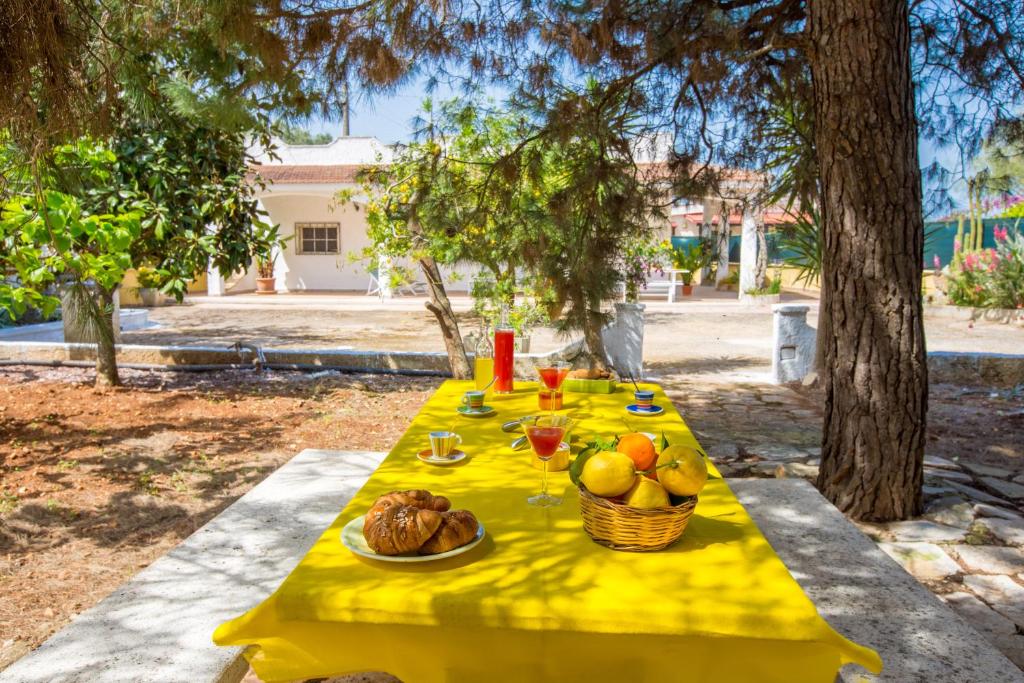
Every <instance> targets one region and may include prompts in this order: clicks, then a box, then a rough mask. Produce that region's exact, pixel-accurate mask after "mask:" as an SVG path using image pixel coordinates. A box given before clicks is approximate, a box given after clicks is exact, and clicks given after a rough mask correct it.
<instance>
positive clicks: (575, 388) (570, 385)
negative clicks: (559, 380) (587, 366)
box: [562, 377, 618, 394]
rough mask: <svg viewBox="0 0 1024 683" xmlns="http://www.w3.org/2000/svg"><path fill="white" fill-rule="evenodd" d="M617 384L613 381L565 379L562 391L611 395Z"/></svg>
mask: <svg viewBox="0 0 1024 683" xmlns="http://www.w3.org/2000/svg"><path fill="white" fill-rule="evenodd" d="M617 386H618V382H616V381H615V380H613V379H579V378H576V377H569V378H566V380H565V382H564V383H563V384H562V390H563V391H568V392H570V393H573V394H613V393H615V387H617Z"/></svg>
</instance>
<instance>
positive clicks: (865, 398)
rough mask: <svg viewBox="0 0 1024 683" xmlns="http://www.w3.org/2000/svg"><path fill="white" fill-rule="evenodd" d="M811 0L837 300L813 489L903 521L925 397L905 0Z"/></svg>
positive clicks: (855, 512) (831, 298) (820, 149)
mask: <svg viewBox="0 0 1024 683" xmlns="http://www.w3.org/2000/svg"><path fill="white" fill-rule="evenodd" d="M808 6H809V22H808V32H809V37H810V40H811V45H810V50H809V57H810V62H811V74H812V78H813V82H814V117H815V124H816V125H815V128H816V143H817V154H818V164H819V168H820V172H821V181H822V190H823V193H822V209H823V239H824V243H823V274H822V278H823V280H824V283H825V287H826V292H827V297H828V302H829V304H830V306H829V310H830V311H831V316H830V319H829V323H830V327H831V330H830V333H829V334H828V337H827V338H826V339H825V340H824V341H825V344H826V347H825V363H824V389H825V424H824V436H823V441H822V462H821V471H820V474H819V476H818V488H819V489H821V491H822V493H823V494H824V495H825V496H826V497H827V498H828V499H829V500H831V501H832V502H833V503H835V505H836V506H837V507H839V509H840V510H842V511H843V512H845V513H847V514H848V515H850V516H851V517H854V518H855V519H861V520H892V519H904V518H906V517H909V516H911V515H915V514H918V513H919V512H920V511H921V502H922V501H921V483H922V476H923V471H922V461H923V456H924V441H925V417H926V413H927V397H928V393H927V391H928V384H927V380H928V378H927V367H926V364H925V341H924V327H923V322H922V307H921V276H922V271H923V266H922V258H923V247H924V223H923V219H922V211H921V201H922V199H921V174H920V169H919V166H918V153H917V127H916V119H915V115H914V92H913V83H912V81H911V70H910V25H909V21H908V8H907V3H906V1H905V0H899V1H898V0H815V2H812V3H809V5H808Z"/></svg>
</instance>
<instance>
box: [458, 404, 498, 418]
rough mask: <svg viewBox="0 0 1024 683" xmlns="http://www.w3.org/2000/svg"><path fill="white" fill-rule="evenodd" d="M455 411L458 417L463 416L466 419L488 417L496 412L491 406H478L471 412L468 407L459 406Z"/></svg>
mask: <svg viewBox="0 0 1024 683" xmlns="http://www.w3.org/2000/svg"><path fill="white" fill-rule="evenodd" d="M456 410H458V411H459V414H460V415H465V416H466V417H490V416H491V415H494V413H495V412H497V411H495V410H494V408H492V407H491V406H480V407H479V408H477V409H476V410H473V409H472V408H470V407H469V406H459V407H458V408H456Z"/></svg>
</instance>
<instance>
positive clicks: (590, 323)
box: [583, 310, 611, 370]
mask: <svg viewBox="0 0 1024 683" xmlns="http://www.w3.org/2000/svg"><path fill="white" fill-rule="evenodd" d="M602 329H604V317H603V316H602V315H601V314H600V313H596V312H594V311H590V310H588V311H587V316H586V319H585V320H584V322H583V341H584V343H585V344H586V345H587V351H589V352H590V367H591V369H594V370H611V368H610V367H609V366H608V360H607V358H608V355H607V353H606V352H605V349H604V337H602V336H601V330H602Z"/></svg>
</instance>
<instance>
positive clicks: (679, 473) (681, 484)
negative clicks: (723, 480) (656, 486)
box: [658, 445, 708, 496]
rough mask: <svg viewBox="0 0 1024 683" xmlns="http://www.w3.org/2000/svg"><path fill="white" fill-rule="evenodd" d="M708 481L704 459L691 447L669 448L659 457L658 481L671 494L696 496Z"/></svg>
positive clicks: (677, 446)
mask: <svg viewBox="0 0 1024 683" xmlns="http://www.w3.org/2000/svg"><path fill="white" fill-rule="evenodd" d="M707 480H708V465H707V463H706V462H704V457H703V456H702V455H701V454H700V453H699V452H697V451H696V450H695V449H693V448H690V447H689V446H679V445H676V446H669V447H668V448H666V449H665V450H663V451H662V452H661V455H659V456H658V481H660V482H661V485H662V486H664V487H665V488H666V489H667V490H668V492H669V493H674V494H675V495H677V496H696V495H697V494H698V493H700V490H701V489H702V488H704V484H705V483H707Z"/></svg>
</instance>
